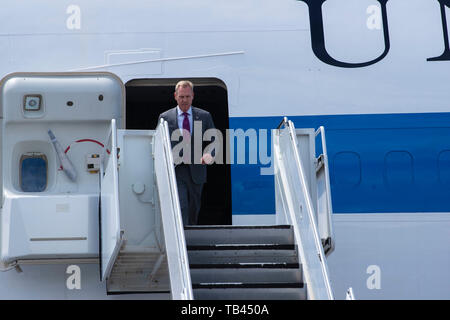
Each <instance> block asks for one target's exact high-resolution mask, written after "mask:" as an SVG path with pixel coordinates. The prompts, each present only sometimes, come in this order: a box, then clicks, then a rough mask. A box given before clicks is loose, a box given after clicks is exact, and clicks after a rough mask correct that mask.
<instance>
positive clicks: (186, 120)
mask: <svg viewBox="0 0 450 320" xmlns="http://www.w3.org/2000/svg"><path fill="white" fill-rule="evenodd" d="M183 116H184V119H183V129H184V130H187V132H188V133H189V135H190V133H191V125H190V123H189V117H188V116H189V114H188V113H187V112H183ZM183 133H184V132H183Z"/></svg>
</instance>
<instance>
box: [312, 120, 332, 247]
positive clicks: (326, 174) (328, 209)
mask: <svg viewBox="0 0 450 320" xmlns="http://www.w3.org/2000/svg"><path fill="white" fill-rule="evenodd" d="M319 135H320V138H321V144H322V156H323V163H324V165H323V168H324V178H325V179H324V182H325V191H326V212H325V214H326V226H320V224H319V229H320V228H321V227H323V228H326V229H327V230H326V233H327V235H328V236H329V238H330V243H329V244H328V245H329V247H328V248H327V252H326V254H327V255H328V254H330V253H331V252H333V251H334V236H333V235H334V233H333V221H332V214H333V206H332V201H331V183H330V171H329V167H328V151H327V143H326V136H325V128H324V127H323V126H320V127H319V128H318V129H317V131H316V133H315V136H316V137H318V136H319ZM319 215H321V211H319V212H318V221H321V220H319ZM319 231H320V230H319Z"/></svg>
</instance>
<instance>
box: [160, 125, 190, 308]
mask: <svg viewBox="0 0 450 320" xmlns="http://www.w3.org/2000/svg"><path fill="white" fill-rule="evenodd" d="M153 150H154V157H155V174H156V180H157V184H158V194H159V204H160V208H161V215H162V223H163V228H164V238H165V245H166V252H167V262H168V264H169V273H170V286H171V294H172V299H175V300H192V299H193V294H192V284H191V276H190V270H189V261H188V256H187V250H186V241H185V238H184V228H183V221H182V219H181V209H180V201H179V199H178V188H177V183H176V179H175V169H174V166H173V157H172V148H171V145H170V139H169V128H168V126H167V122H166V121H164V120H163V119H161V122H160V124H159V125H158V127H157V129H156V134H155V139H154V148H153Z"/></svg>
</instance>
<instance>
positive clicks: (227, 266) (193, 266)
mask: <svg viewBox="0 0 450 320" xmlns="http://www.w3.org/2000/svg"><path fill="white" fill-rule="evenodd" d="M189 267H190V268H191V269H298V268H300V264H298V263H199V264H191V265H190V266H189Z"/></svg>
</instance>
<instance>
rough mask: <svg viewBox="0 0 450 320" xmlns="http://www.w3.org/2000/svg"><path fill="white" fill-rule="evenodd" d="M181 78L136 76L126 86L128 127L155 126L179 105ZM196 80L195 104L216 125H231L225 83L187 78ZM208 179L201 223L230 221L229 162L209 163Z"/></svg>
mask: <svg viewBox="0 0 450 320" xmlns="http://www.w3.org/2000/svg"><path fill="white" fill-rule="evenodd" d="M179 80H181V79H136V80H131V81H129V82H128V83H127V84H126V85H125V87H126V128H127V129H155V128H156V125H157V121H158V117H159V115H160V114H161V113H162V112H164V111H166V110H168V109H170V108H173V107H175V106H176V105H177V103H176V101H175V99H174V96H173V93H174V91H175V84H176V83H177V82H178V81H179ZM188 80H191V81H192V82H193V83H194V101H193V103H192V104H193V106H195V107H198V108H201V109H204V110H207V111H208V112H210V113H211V115H212V117H213V121H214V125H215V127H216V128H217V129H219V130H221V131H222V134H223V137H225V130H226V129H227V128H229V122H228V99H227V90H226V86H225V84H224V83H223V82H222V81H220V80H219V79H209V78H208V79H205V78H202V79H188ZM207 175H208V178H207V179H208V181H207V183H206V184H205V185H204V187H203V194H202V207H201V210H200V216H199V224H202V225H224V224H231V172H230V165H229V164H212V165H210V166H208V173H207Z"/></svg>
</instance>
